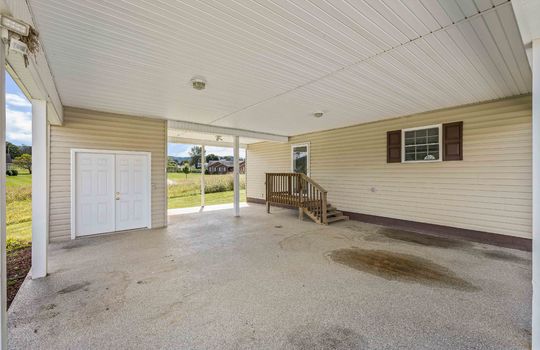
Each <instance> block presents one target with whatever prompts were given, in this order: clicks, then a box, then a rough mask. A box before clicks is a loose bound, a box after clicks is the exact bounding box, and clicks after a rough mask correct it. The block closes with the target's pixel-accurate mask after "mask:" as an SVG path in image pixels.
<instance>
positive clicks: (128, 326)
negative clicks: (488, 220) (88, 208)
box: [9, 205, 531, 349]
mask: <svg viewBox="0 0 540 350" xmlns="http://www.w3.org/2000/svg"><path fill="white" fill-rule="evenodd" d="M530 260H531V255H530V253H527V252H522V251H517V250H512V249H505V248H499V247H493V246H489V245H481V244H475V243H469V242H465V241H454V240H448V239H441V238H437V237H425V236H421V235H416V234H412V233H407V232H400V231H396V230H392V229H388V228H384V227H380V226H376V225H370V224H365V223H360V222H353V221H349V222H341V223H337V224H335V225H331V226H328V227H323V226H319V225H316V224H314V223H312V222H309V221H307V219H306V221H304V222H300V221H299V220H297V218H296V213H295V212H294V211H290V210H285V209H274V210H273V213H272V214H270V215H268V214H266V212H265V208H264V207H263V206H260V205H251V206H250V207H248V208H243V209H242V217H240V218H234V217H233V216H232V212H231V210H223V211H213V212H203V213H200V214H199V213H195V214H188V215H178V216H171V217H170V225H169V227H168V228H166V229H155V230H150V231H134V232H126V233H120V234H114V235H107V236H100V237H92V238H86V239H80V240H75V241H71V242H65V243H58V244H53V245H51V249H50V276H49V277H47V278H45V279H42V280H36V281H32V280H30V279H27V280H26V281H25V283H24V284H23V286H22V288H21V290H20V292H19V294H18V295H17V297H16V299H15V301H14V303H13V305H12V307H11V308H10V310H9V344H10V345H9V347H10V348H12V349H38V348H39V349H528V348H529V344H530V330H531V320H530V313H531V303H530V300H531V261H530Z"/></svg>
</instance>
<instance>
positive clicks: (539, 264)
mask: <svg viewBox="0 0 540 350" xmlns="http://www.w3.org/2000/svg"><path fill="white" fill-rule="evenodd" d="M532 51H533V52H532V65H531V68H532V73H533V87H532V102H533V103H532V158H533V162H532V163H533V167H532V198H533V201H532V239H533V247H532V287H533V300H532V349H536V350H538V349H540V38H538V39H535V40H533V48H532Z"/></svg>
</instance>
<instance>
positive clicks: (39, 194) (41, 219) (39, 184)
mask: <svg viewBox="0 0 540 350" xmlns="http://www.w3.org/2000/svg"><path fill="white" fill-rule="evenodd" d="M48 139H49V138H48V126H47V101H44V100H32V279H36V278H42V277H45V276H47V247H48V245H49V211H48V207H49V198H48V192H49V190H48V189H49V182H48V179H49V177H48V167H47V165H48V163H49V161H48V149H49V147H48V146H49V145H48Z"/></svg>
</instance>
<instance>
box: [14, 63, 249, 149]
mask: <svg viewBox="0 0 540 350" xmlns="http://www.w3.org/2000/svg"><path fill="white" fill-rule="evenodd" d="M6 139H7V141H9V142H11V143H13V144H16V145H27V146H31V145H32V105H31V104H30V101H28V99H27V98H26V96H24V94H23V93H22V91H21V89H19V87H18V86H17V84H15V82H14V81H13V79H11V77H10V76H9V74H6ZM191 147H193V145H179V144H173V143H169V147H168V152H169V155H170V156H177V157H188V156H189V150H190V149H191ZM206 153H207V154H210V153H214V154H215V155H218V156H232V155H233V150H232V148H226V147H206ZM245 156H246V152H245V150H244V149H240V157H242V158H245Z"/></svg>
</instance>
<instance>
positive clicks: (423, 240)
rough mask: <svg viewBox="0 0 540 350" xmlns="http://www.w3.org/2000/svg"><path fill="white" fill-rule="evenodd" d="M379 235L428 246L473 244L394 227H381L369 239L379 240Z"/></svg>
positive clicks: (449, 246)
mask: <svg viewBox="0 0 540 350" xmlns="http://www.w3.org/2000/svg"><path fill="white" fill-rule="evenodd" d="M377 236H379V237H380V236H382V237H384V238H389V239H392V240H397V241H402V242H404V243H412V244H418V245H422V246H426V247H436V248H465V247H469V246H471V245H472V244H471V243H470V242H467V241H462V240H456V239H450V238H446V237H439V236H433V235H427V234H421V233H416V232H411V231H405V230H398V229H393V228H386V227H384V228H381V229H379V230H378V231H377V234H376V235H372V236H371V237H370V238H369V239H368V240H377V238H378V237H377Z"/></svg>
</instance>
